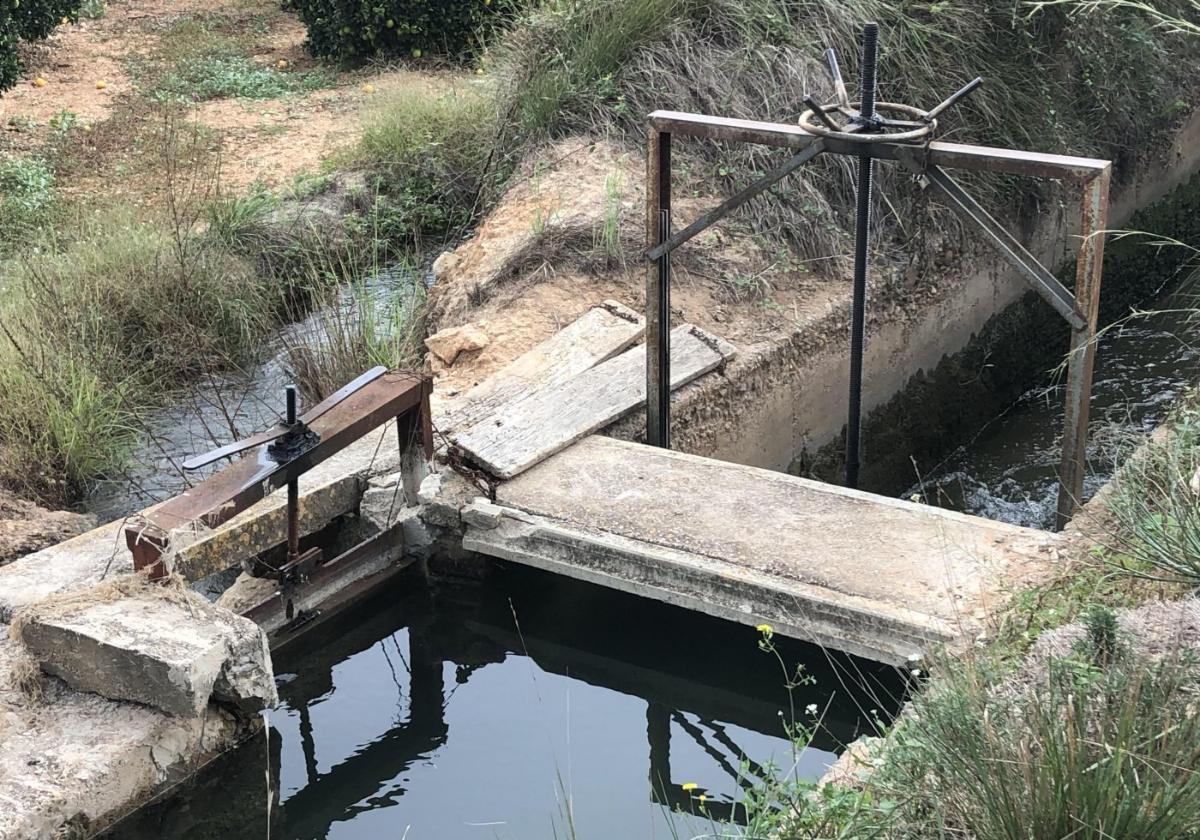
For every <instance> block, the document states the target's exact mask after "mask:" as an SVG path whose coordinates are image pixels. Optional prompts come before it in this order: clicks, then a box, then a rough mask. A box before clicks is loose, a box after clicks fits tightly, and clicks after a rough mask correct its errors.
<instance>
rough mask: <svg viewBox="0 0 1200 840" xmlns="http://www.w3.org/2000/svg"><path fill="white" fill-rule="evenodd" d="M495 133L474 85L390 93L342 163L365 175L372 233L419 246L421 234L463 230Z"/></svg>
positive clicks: (492, 115) (440, 235)
mask: <svg viewBox="0 0 1200 840" xmlns="http://www.w3.org/2000/svg"><path fill="white" fill-rule="evenodd" d="M495 131H496V112H495V103H494V102H493V101H492V99H491V97H490V96H489V95H488V94H487V91H486V89H481V88H478V87H476V86H473V85H469V86H462V87H459V88H455V89H454V90H452V91H449V92H447V93H444V94H442V95H440V96H431V95H430V94H428V93H427V92H425V91H419V90H402V91H396V92H394V93H391V94H388V95H386V96H384V97H383V98H382V99H381V101H379V102H377V103H376V104H375V106H374V107H373V109H372V110H371V112H370V113H368V114H367V116H366V119H365V123H364V126H363V134H362V138H361V140H360V141H359V143H358V146H357V148H356V149H355V150H354V151H353V152H352V153H351V154H350V156H349V157H348V158H347V159H345V160H344V161H343V162H344V163H347V164H349V165H353V166H359V167H363V168H365V169H367V170H368V171H369V172H370V173H371V176H372V180H373V184H374V186H375V187H376V189H377V191H378V197H377V200H376V202H375V206H374V210H373V214H374V216H373V218H372V220H371V224H372V228H373V229H374V230H376V231H377V233H378V237H380V238H382V239H384V240H386V241H387V242H389V243H391V245H392V246H393V247H394V248H395V247H397V246H399V247H400V248H402V249H404V250H420V249H421V244H422V241H423V240H424V239H425V238H427V237H433V238H435V239H439V240H440V239H445V238H449V237H453V236H456V235H461V234H462V233H463V232H464V231H465V230H466V228H467V227H468V226H469V225H470V223H471V222H472V221H473V220H474V218H475V217H476V215H477V213H478V211H479V209H480V207H481V206H482V202H483V196H484V194H485V192H486V191H487V190H488V187H489V174H488V173H489V171H490V168H489V167H490V165H489V160H490V159H492V155H493V153H494V150H495V146H494V141H495Z"/></svg>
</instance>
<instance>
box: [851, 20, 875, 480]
mask: <svg viewBox="0 0 1200 840" xmlns="http://www.w3.org/2000/svg"><path fill="white" fill-rule="evenodd" d="M878 56H879V24H877V23H874V22H871V23H868V24H866V25H865V26H864V27H863V39H862V101H861V103H860V105H859V114H860V115H861V116H862V118H863V119H864V120H871V119H873V118H874V117H875V74H876V64H877V59H878ZM862 130H863V131H864V132H870V131H871V130H872V129H871V126H870V125H863V126H862ZM873 168H874V159H873V158H872V157H871V156H870V155H867V154H861V155H859V156H858V185H857V191H856V203H857V205H858V207H857V216H856V222H855V228H854V302H853V304H852V306H853V308H852V310H851V319H850V396H849V400H848V403H849V406H848V411H847V419H846V486H847V487H857V486H858V467H859V454H858V453H859V442H860V438H861V435H862V431H861V422H862V420H861V415H862V367H863V345H864V338H865V335H866V307H867V262H868V258H869V248H868V246H869V244H870V231H871V175H872V172H873Z"/></svg>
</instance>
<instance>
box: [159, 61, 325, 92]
mask: <svg viewBox="0 0 1200 840" xmlns="http://www.w3.org/2000/svg"><path fill="white" fill-rule="evenodd" d="M329 83H330V78H329V76H328V75H327V74H326V73H325V72H323V71H320V70H316V71H310V72H308V73H303V74H299V75H297V74H293V73H286V72H282V71H279V70H276V69H275V68H273V67H262V66H259V65H257V64H255V63H254V62H253V61H251V60H250V59H248V58H246V57H245V56H241V55H222V54H210V55H199V56H195V57H193V58H188V59H185V60H184V61H182V62H180V63H179V64H177V65H175V67H174V69H173V70H172V71H171V72H169V73H168V74H167V75H166V76H164V77H163V78H162V80H161V81H160V82H159V83H158V85H157V89H156V95H157V96H159V97H160V98H164V99H174V100H177V101H181V102H202V101H204V100H206V99H222V98H227V97H234V98H239V99H276V98H278V97H281V96H285V95H287V94H291V93H306V92H310V91H313V90H318V89H320V88H322V87H327V86H328V85H329Z"/></svg>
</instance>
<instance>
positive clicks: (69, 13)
mask: <svg viewBox="0 0 1200 840" xmlns="http://www.w3.org/2000/svg"><path fill="white" fill-rule="evenodd" d="M79 3H80V0H3V2H0V91H6V90H8V89H9V88H11V87H12V86H13V85H15V84H16V83H17V80H18V79H19V78H20V77H21V73H22V72H24V70H25V66H24V65H23V64H22V63H21V58H20V56H19V54H18V52H17V45H18V42H20V41H40V40H41V39H43V38H45V37H46V36H47V35H49V34H50V33H51V32H53V31H54V27H56V26H58V25H59V22H60V21H61V20H62V19H63V18H67V19H69V20H75V19H76V17H77V15H78V11H79Z"/></svg>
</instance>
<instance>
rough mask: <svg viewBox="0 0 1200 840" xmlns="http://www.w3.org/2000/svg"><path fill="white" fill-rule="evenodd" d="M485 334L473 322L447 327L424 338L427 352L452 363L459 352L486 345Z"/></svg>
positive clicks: (448, 363)
mask: <svg viewBox="0 0 1200 840" xmlns="http://www.w3.org/2000/svg"><path fill="white" fill-rule="evenodd" d="M488 341H489V339H488V337H487V334H486V333H485V332H484V331H483V330H481V329H480V328H479V327H478V326H476V325H475V324H464V325H463V326H461V327H447V328H446V329H444V330H442V331H441V332H436V333H434V334H433V335H431V336H429V338H427V339H425V346H426V347H428V348H429V352H430V353H432V354H433V355H435V356H437V357H438V359H439V360H440V361H442V362H443V363H444V364H447V365H453V364H454V360H455V359H457V358H458V356H459V354H461V353H471V352H473V351H475V350H482V349H483V348H484V347H487V346H488Z"/></svg>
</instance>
